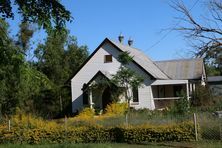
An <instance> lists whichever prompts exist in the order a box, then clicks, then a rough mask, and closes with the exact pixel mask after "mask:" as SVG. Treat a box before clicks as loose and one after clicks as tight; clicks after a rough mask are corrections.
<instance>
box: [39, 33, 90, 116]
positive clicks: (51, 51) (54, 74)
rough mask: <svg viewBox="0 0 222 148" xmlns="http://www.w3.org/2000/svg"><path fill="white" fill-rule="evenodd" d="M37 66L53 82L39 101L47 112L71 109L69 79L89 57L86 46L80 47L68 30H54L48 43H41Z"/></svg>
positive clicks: (65, 111) (43, 91)
mask: <svg viewBox="0 0 222 148" xmlns="http://www.w3.org/2000/svg"><path fill="white" fill-rule="evenodd" d="M35 56H36V58H37V62H36V63H35V65H36V67H37V69H38V70H39V71H41V72H42V73H44V74H45V75H46V76H47V77H48V79H49V80H50V81H51V82H52V83H53V87H52V88H51V89H50V90H47V89H46V90H42V92H41V94H40V96H38V100H41V101H39V102H42V103H37V104H39V107H38V108H41V107H42V105H43V104H44V105H45V107H44V109H42V112H43V114H44V113H45V112H50V116H55V115H58V114H61V112H62V113H66V114H67V113H68V108H70V109H71V92H70V91H71V89H70V86H69V85H67V84H66V82H67V80H68V79H69V78H70V77H71V76H72V74H73V73H74V72H75V71H76V70H77V69H78V68H79V66H80V65H81V64H82V63H83V61H85V59H86V58H87V57H88V51H87V47H86V46H80V47H79V46H78V45H77V40H76V38H75V37H73V36H69V33H68V31H67V30H66V29H62V30H61V29H60V30H57V29H54V30H51V31H50V32H49V34H48V37H47V39H46V42H45V44H39V46H38V47H37V49H36V50H35Z"/></svg>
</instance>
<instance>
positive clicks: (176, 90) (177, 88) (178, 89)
mask: <svg viewBox="0 0 222 148" xmlns="http://www.w3.org/2000/svg"><path fill="white" fill-rule="evenodd" d="M173 90H174V96H175V97H179V96H180V95H181V92H182V90H183V87H182V85H175V86H174V87H173Z"/></svg>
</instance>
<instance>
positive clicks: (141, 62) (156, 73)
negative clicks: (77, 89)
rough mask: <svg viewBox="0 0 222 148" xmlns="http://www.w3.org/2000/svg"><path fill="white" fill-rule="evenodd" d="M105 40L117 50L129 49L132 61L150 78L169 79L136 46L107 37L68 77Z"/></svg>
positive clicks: (104, 41)
mask: <svg viewBox="0 0 222 148" xmlns="http://www.w3.org/2000/svg"><path fill="white" fill-rule="evenodd" d="M107 42H108V43H110V44H111V45H112V46H114V47H115V48H117V50H119V51H122V52H124V51H129V52H130V55H131V56H133V62H134V63H135V64H136V65H137V66H139V67H140V68H141V69H142V70H143V71H145V72H146V73H148V74H149V75H150V76H151V77H152V78H155V79H169V77H168V76H167V75H166V74H165V73H164V72H163V71H161V70H160V69H159V68H158V67H157V66H156V64H155V63H154V62H152V61H151V60H150V59H149V58H148V57H147V56H146V55H145V54H144V53H142V52H141V51H139V50H138V49H136V48H133V47H130V46H126V45H123V44H121V43H117V42H114V41H111V40H109V39H108V38H105V39H104V40H103V42H102V43H101V44H100V45H99V46H98V47H97V48H96V49H95V50H94V52H93V53H92V54H91V55H90V56H89V57H88V58H87V59H86V61H85V62H84V63H83V64H82V65H81V66H80V68H79V69H78V70H77V71H76V72H75V73H74V75H72V77H70V79H72V78H73V77H74V76H75V75H76V74H77V73H78V72H79V71H80V70H81V69H82V67H83V66H84V65H85V64H86V63H87V62H88V61H89V60H90V59H91V58H92V57H93V56H94V54H95V53H96V52H97V51H98V50H99V49H100V48H101V47H102V46H103V45H104V44H105V43H107ZM70 79H69V80H70Z"/></svg>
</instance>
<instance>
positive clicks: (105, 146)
mask: <svg viewBox="0 0 222 148" xmlns="http://www.w3.org/2000/svg"><path fill="white" fill-rule="evenodd" d="M221 145H222V141H201V142H180V143H179V142H169V143H147V144H144V145H136V144H125V143H113V144H111V143H101V144H92V143H91V144H43V145H18V144H8V145H0V148H135V147H136V148H147V147H152V148H172V147H183V148H221Z"/></svg>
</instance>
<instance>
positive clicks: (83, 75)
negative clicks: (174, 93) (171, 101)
mask: <svg viewBox="0 0 222 148" xmlns="http://www.w3.org/2000/svg"><path fill="white" fill-rule="evenodd" d="M119 54H120V51H118V50H117V49H115V48H114V47H113V46H112V45H111V44H109V43H105V44H103V46H102V47H101V48H100V49H99V50H98V51H97V52H96V53H95V54H94V56H93V57H91V59H90V60H89V61H88V62H87V63H86V64H85V65H84V66H83V67H82V68H81V69H80V71H79V72H78V73H77V74H76V75H75V76H74V77H73V78H72V80H71V86H72V111H73V112H75V111H77V110H81V108H82V107H83V98H82V87H83V84H84V83H87V82H89V81H90V79H91V78H92V77H93V76H94V75H95V74H96V73H97V72H98V71H106V72H109V73H110V74H115V73H116V72H117V70H118V68H119V67H120V63H119V62H118V61H117V57H118V55H119ZM105 55H112V56H113V61H112V62H111V63H104V56H105ZM129 66H130V68H132V69H133V70H135V71H136V72H138V74H140V75H142V76H143V77H144V79H145V81H144V84H143V86H142V87H141V88H139V103H138V104H135V105H133V106H134V107H135V108H150V109H154V102H153V98H152V94H151V87H150V83H151V80H150V77H149V75H148V74H147V73H145V72H144V71H143V70H142V69H140V68H139V67H138V66H137V65H136V64H134V63H131V64H130V65H129Z"/></svg>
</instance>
